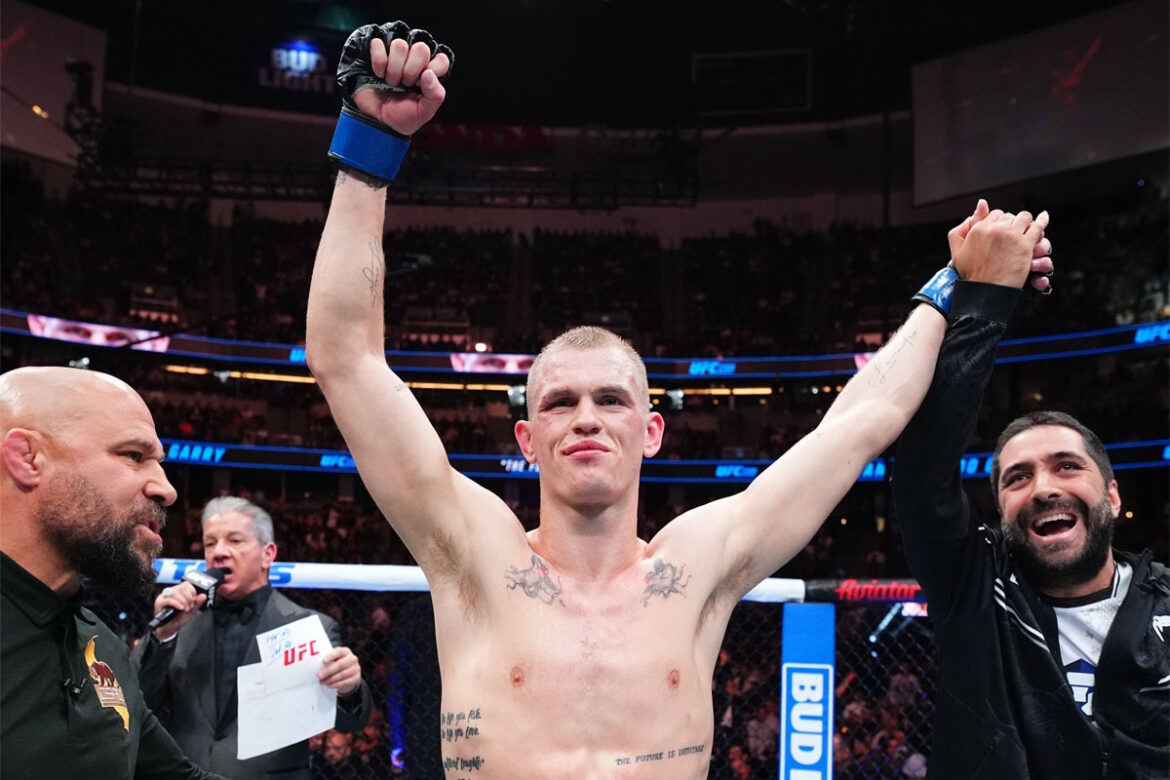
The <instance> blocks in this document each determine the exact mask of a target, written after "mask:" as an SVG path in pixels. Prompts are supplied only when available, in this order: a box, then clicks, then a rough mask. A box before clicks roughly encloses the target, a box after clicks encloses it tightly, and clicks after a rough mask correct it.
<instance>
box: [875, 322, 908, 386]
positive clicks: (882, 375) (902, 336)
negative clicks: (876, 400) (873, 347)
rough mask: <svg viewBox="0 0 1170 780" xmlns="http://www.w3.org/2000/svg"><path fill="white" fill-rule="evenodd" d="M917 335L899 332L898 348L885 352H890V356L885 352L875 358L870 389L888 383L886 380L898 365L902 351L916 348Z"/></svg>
mask: <svg viewBox="0 0 1170 780" xmlns="http://www.w3.org/2000/svg"><path fill="white" fill-rule="evenodd" d="M917 335H918V331H913V332H910V333H903V332H902V331H899V332H898V336H897V339H898V346H897V347H895V348H894V350H893V351H892V352H890V350H888V349H887V350H885V352H889V353H890V354H883V352H879V353H878V354H877V355H875V356H874V360H873V362H874V367H873V369H874V370H873V374H872V375H871V376H870V377H869V386H870V387H873V386H874V385H884V384H885V383H886V379H887V378H888V377H889V375H890V372H891V371H893V370H894V366H896V365H898V356H899V355H901V354H902V351H903V350H905V349H906V348H907V347H913V346H914V337H915V336H917Z"/></svg>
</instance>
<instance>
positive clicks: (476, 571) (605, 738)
mask: <svg viewBox="0 0 1170 780" xmlns="http://www.w3.org/2000/svg"><path fill="white" fill-rule="evenodd" d="M450 63H451V56H450V54H449V50H446V49H444V48H443V47H436V46H435V45H434V42H433V39H432V38H431V37H430V36H429V35H428V34H426V33H425V32H422V31H412V30H409V29H408V28H407V26H406V25H402V24H395V25H384V26H383V27H380V28H379V27H375V26H373V25H369V26H367V27H363V28H361V29H360V30H358V31H356V32H355V33H354V34H353V35H352V36H351V37H350V39H349V41H348V42H347V44H346V49H345V53H344V54H343V58H342V63H341V66H340V67H339V69H338V74H339V77H338V81H339V83H340V84H341V86H342V93H343V96H344V98H343V100H344V106H345V107H344V108H343V113H342V119H341V121H340V124H339V127H338V131H337V135H335V137H334V141H333V146H332V148H331V150H330V154H331V156H332V157H333V158H334V159H335V160H336V161H337V162H338V163H339V164H340V170H339V172H338V175H337V186H336V189H335V190H334V193H333V201H332V205H331V207H330V210H329V216H328V219H327V221H326V223H325V232H324V235H323V236H322V239H321V245H320V249H319V251H318V255H317V261H316V266H315V268H314V272H313V281H312V288H311V290H310V293H309V309H308V335H307V350H308V362H309V366H310V368H311V369H312V371H313V374H314V376H316V378H317V380H318V382H319V383H320V385H321V388H322V390H323V391H324V393H325V397H326V398H327V400H328V402H329V406H330V409H331V410H332V412H333V416H334V418H335V420H336V421H337V424H338V426H339V427H340V429H341V431H342V433H343V434H344V436H345V439H346V442H347V443H348V445H349V448H350V451H351V452H352V454H353V457H354V460H355V461H356V463H357V467H358V470H359V472H360V474H361V476H362V479H363V481H364V482H365V484H366V486H367V488H368V489H369V491H370V494H371V495H372V496H373V497H374V499H375V500H376V501H377V502H378V505H379V507H380V508H381V509H382V511H383V512H384V513H385V515H386V517H387V519H388V520H389V521H390V524H391V525H392V526H393V527H394V529H395V531H397V533H398V534H399V535H400V536H401V537H402V539H403V541H404V542H405V543H406V546H407V547H408V548H409V549H410V551H411V553H412V554H413V555H414V557H415V559H416V560H417V561H418V563H419V565H420V566H421V567H422V569H423V571H424V572H425V573H426V576H427V580H428V581H429V583H430V587H431V591H432V594H433V598H434V610H435V623H436V634H437V640H438V650H439V664H440V668H441V671H442V685H443V716H442V717H443V721H444V723H443V726H444V731H443V735H444V742H443V759H444V766H445V769H446V773H447V778H448V780H455V779H456V778H468V780H481V779H482V780H488V779H499V780H524V779H526V778H541V779H542V780H543V779H544V778H549V777H565V778H611V777H614V778H671V779H672V780H677V779H678V778H705V777H706V776H707V766H708V761H709V758H710V753H711V740H712V734H713V728H714V724H713V720H714V717H713V712H712V704H711V678H712V673H713V669H714V665H715V660H716V656H717V655H718V653H719V647H720V644H721V642H722V638H723V633H724V629H725V628H726V625H727V621H728V618H729V616H730V614H731V610H732V608H734V607H735V605H736V603H737V602H739V600H740V598H741V597H742V596H743V595H744V594H746V593H747V592H748V591H749V590H750V589H751V588H752V587H754V586H755V585H756V584H757V583H759V582H761V581H762V580H763V579H764V578H765V577H767V576H768V575H770V574H771V573H772V572H774V571H776V569H778V568H779V567H780V566H781V565H782V564H783V563H784V562H785V561H787V560H788V559H789V558H791V557H792V556H793V555H794V554H795V553H796V552H797V551H799V550H800V549H801V548H802V547H803V546H804V545H805V544H806V543H807V542H808V540H809V539H810V538H811V537H812V536H813V534H814V533H815V532H816V530H817V528H818V526H820V524H821V521H822V520H823V519H824V518H825V516H826V515H827V514H828V513H829V512H830V511H831V510H832V508H833V507H834V505H836V504H837V503H838V501H840V499H841V497H842V496H844V495H845V493H846V491H848V490H849V487H850V486H851V485H852V484H853V482H854V480H855V479H856V478H857V476H858V474H859V472H860V471H861V469H862V468H863V467H864V466H865V464H866V463H868V462H869V461H870V460H871V459H872V458H874V457H876V456H877V455H879V454H880V453H881V452H882V451H883V450H884V449H885V448H886V446H888V445H889V444H890V443H891V442H892V441H893V440H894V438H895V437H896V436H897V435H898V433H899V431H901V429H902V427H903V426H904V425H905V424H906V422H907V421H908V420H909V419H910V416H911V415H912V414H913V413H914V411H915V409H916V408H917V406H918V404H919V402H920V401H921V400H922V397H923V395H924V394H925V393H926V390H927V387H928V386H929V384H930V380H931V375H932V372H933V371H934V364H935V358H936V355H937V353H938V349H939V344H940V343H941V341H942V337H943V333H944V331H945V330H946V325H947V321H946V318H945V316H943V315H942V314H940V309H939V308H936V305H939V306H944V307H945V305H946V303H947V302H948V301H949V299H948V298H947V297H946V295H945V290H943V292H941V293H940V292H939V289H938V288H940V287H941V288H945V287H946V284H945V283H946V281H947V279H948V278H953V272H948V271H944V272H940V273H941V277H936V281H937V282H938V283H937V284H934V285H928V288H924V289H926V294H925V295H924V296H923V297H924V298H928V297H929V298H930V299H931V300H930V301H929V303H930V305H921V306H918V307H916V308H915V310H914V312H913V313H912V314H911V315H910V317H909V319H908V320H907V321H906V323H905V325H904V326H903V327H902V329H901V330H900V331H899V333H898V334H897V335H896V336H895V337H894V338H893V339H892V340H891V341H890V343H889V344H888V345H887V346H886V347H885V348H883V349H882V350H881V351H880V352H879V353H878V354H877V355H876V356H875V357H874V359H873V360H871V361H870V362H869V364H868V365H866V366H865V368H863V369H862V370H861V371H860V372H859V373H858V374H857V375H856V376H855V377H854V378H853V379H852V381H850V382H849V384H848V386H847V387H846V388H845V390H844V391H843V392H842V393H841V394H840V396H839V397H838V399H837V401H836V403H835V404H834V405H833V407H832V408H831V409H830V410H829V411H828V413H827V414H826V415H825V417H824V421H823V422H822V423H821V424H820V426H819V427H818V428H817V429H816V431H815V432H814V433H812V434H810V435H809V436H807V437H806V438H805V439H804V440H803V441H801V442H800V443H798V444H797V445H796V446H795V447H793V448H792V449H791V450H790V451H789V452H788V453H787V454H786V455H785V456H784V457H783V458H781V459H780V460H779V461H777V462H776V463H774V464H773V465H772V466H770V467H769V468H768V469H767V470H766V471H764V472H763V473H762V474H761V475H760V476H759V477H758V478H757V479H756V480H755V481H754V482H753V483H752V484H751V485H750V486H749V487H748V488H747V489H746V490H744V491H743V492H742V493H740V494H738V495H736V496H732V497H729V498H725V499H721V500H719V501H715V502H713V503H711V504H708V505H706V506H702V507H699V508H697V509H694V510H691V511H689V512H687V513H685V514H683V515H681V516H680V517H678V518H676V519H675V520H674V521H673V522H671V523H670V524H668V525H667V526H666V527H665V528H663V529H662V531H661V532H660V533H658V534H657V535H656V536H655V537H654V538H653V539H652V540H651V541H649V542H645V541H642V540H641V539H639V538H638V536H637V509H638V481H639V470H640V468H641V464H642V459H643V458H647V457H650V456H652V455H654V454H655V453H656V452H657V451H658V448H659V445H660V444H661V442H662V431H663V420H662V417H661V416H660V415H658V414H657V413H655V412H653V411H652V408H651V405H650V400H649V396H648V390H647V383H646V370H645V367H644V366H643V364H642V362H641V360H640V359H639V357H638V355H637V353H635V352H634V350H633V349H632V348H631V347H630V346H629V345H628V344H627V343H625V342H624V341H622V340H621V339H619V338H618V337H617V336H615V335H614V334H612V333H610V332H608V331H604V330H601V329H596V328H578V329H574V330H571V331H569V332H567V333H566V334H564V335H562V336H561V337H559V338H558V339H556V340H555V341H553V342H552V343H551V344H549V345H548V346H547V347H545V349H544V350H543V352H542V353H541V355H540V357H539V358H538V359H537V361H536V363H535V364H534V365H533V367H532V370H531V372H530V374H529V376H528V404H529V409H528V419H527V420H525V421H521V422H518V423H517V424H516V439H517V441H518V442H519V444H520V448H521V450H522V451H523V453H524V456H525V457H526V458H527V459H528V460H529V461H530V462H533V463H537V464H539V466H540V498H541V512H540V524H539V527H538V528H537V529H536V530H534V531H531V532H530V533H525V532H524V530H523V528H522V527H521V525H520V522H519V521H518V520H517V518H516V517H515V515H514V514H513V513H512V512H511V510H509V508H508V507H507V505H505V503H504V502H503V501H502V500H501V499H500V498H499V497H497V496H496V495H494V494H493V493H491V492H489V491H488V490H486V489H484V488H483V487H480V486H479V485H477V484H476V483H474V482H472V481H471V480H470V479H468V478H466V477H464V476H462V475H460V474H459V473H458V472H457V471H455V470H454V469H452V468H451V466H450V465H449V464H448V461H447V454H446V453H445V452H444V450H443V445H442V443H441V441H440V439H439V436H438V435H437V434H436V433H435V431H434V430H433V429H432V427H431V425H430V423H429V422H428V420H427V417H426V415H425V414H424V413H423V410H422V409H421V408H420V406H419V404H418V403H417V401H416V400H415V399H414V397H413V396H412V395H411V393H410V392H409V391H408V389H407V387H406V385H405V384H403V382H402V381H401V380H400V379H399V378H398V377H397V376H396V375H395V374H394V373H393V372H392V371H391V369H390V368H389V367H388V366H387V364H386V358H385V354H384V352H383V300H382V294H383V284H384V278H385V263H384V258H383V251H382V241H383V219H384V217H385V212H386V195H385V191H384V187H385V186H386V184H387V180H389V179H391V178H393V175H394V173H395V171H396V170H397V164H398V161H400V160H401V158H402V156H403V155H404V154H405V151H406V146H407V144H408V141H407V138H408V137H409V135H410V134H411V133H414V132H415V131H417V130H418V129H419V128H420V127H422V126H423V125H424V124H425V123H426V122H427V121H428V120H430V119H431V117H433V116H434V115H435V112H436V110H437V109H438V108H439V105H440V104H441V103H442V102H443V98H444V96H445V89H444V87H443V85H442V84H441V83H440V81H439V77H440V76H443V75H445V74H446V73H447V71H448V69H449V68H450ZM403 88H405V89H403ZM1047 222H1048V217H1047V214H1041V215H1040V216H1039V217H1038V218H1036V219H1035V220H1033V218H1032V216H1031V215H1030V214H1027V213H1020V214H1016V215H1012V214H1004V213H1003V212H1000V211H991V212H989V210H988V209H987V205H986V203H984V202H982V201H981V202H980V207H979V209H978V210H977V211H976V213H975V214H974V215H973V216H972V217H971V218H970V219H968V220H966V221H964V223H963V224H962V225H960V226H959V227H957V228H955V229H954V230H952V231H951V233H950V235H949V237H948V238H949V241H950V243H951V252H952V257H953V260H954V265H955V267H956V268H957V270H958V273H959V274H961V275H962V277H963V278H965V279H968V280H974V281H982V282H990V283H995V284H1001V285H1010V286H1015V287H1022V286H1023V285H1024V283H1025V281H1026V280H1027V279H1028V277H1029V272H1030V270H1032V269H1033V267H1034V264H1033V260H1032V258H1033V253H1034V252H1035V253H1036V255H1037V256H1038V257H1039V256H1042V255H1043V254H1045V252H1046V251H1047V244H1048V242H1047V240H1046V239H1043V237H1042V236H1043V231H1044V227H1045V225H1046V224H1047ZM1035 268H1036V269H1037V270H1041V269H1042V270H1048V269H1050V268H1051V261H1050V260H1048V259H1047V258H1042V259H1040V260H1038V261H1036V263H1035ZM1039 284H1041V285H1046V284H1047V280H1046V279H1045V280H1041V281H1040V282H1039ZM936 293H938V294H937V295H936ZM436 725H439V724H436Z"/></svg>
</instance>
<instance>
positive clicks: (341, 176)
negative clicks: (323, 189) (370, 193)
mask: <svg viewBox="0 0 1170 780" xmlns="http://www.w3.org/2000/svg"><path fill="white" fill-rule="evenodd" d="M350 178H352V179H354V180H355V181H360V182H361V183H362V184H364V185H366V186H367V187H369V188H370V189H372V190H374V191H375V192H377V191H378V190H381V189H384V188H385V187H386V185H387V184H389V183H390V182H388V181H386V180H385V179H379V178H377V177H375V176H367V175H366V174H364V173H362V172H361V171H355V170H349V169H346V168H338V169H337V180H336V181H335V182H334V184H333V186H334V187H335V188H336V187H340V186H341V185H342V183H344V182H345V180H346V179H350Z"/></svg>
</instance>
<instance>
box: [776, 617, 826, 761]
mask: <svg viewBox="0 0 1170 780" xmlns="http://www.w3.org/2000/svg"><path fill="white" fill-rule="evenodd" d="M835 618H836V609H835V607H834V606H833V605H832V604H785V605H784V625H783V638H782V640H781V666H780V701H781V706H782V708H783V709H782V711H781V722H780V778H781V780H830V778H832V776H833V689H834V679H833V677H834V674H833V651H834V630H835V626H834V623H835Z"/></svg>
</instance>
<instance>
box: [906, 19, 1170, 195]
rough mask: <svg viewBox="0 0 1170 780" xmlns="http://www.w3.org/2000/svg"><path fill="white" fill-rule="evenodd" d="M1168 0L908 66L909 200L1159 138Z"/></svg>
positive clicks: (1164, 105)
mask: <svg viewBox="0 0 1170 780" xmlns="http://www.w3.org/2000/svg"><path fill="white" fill-rule="evenodd" d="M1168 8H1170V5H1168V4H1167V3H1166V2H1165V0H1140V1H1139V2H1133V3H1126V4H1124V5H1119V6H1117V7H1115V8H1111V9H1109V10H1106V11H1102V12H1100V13H1095V14H1091V15H1089V16H1084V17H1081V18H1079V19H1076V20H1073V21H1071V22H1066V23H1063V24H1059V25H1055V26H1053V27H1049V28H1046V29H1043V30H1040V31H1039V32H1035V33H1031V34H1028V35H1023V36H1020V37H1018V38H1012V39H1010V40H1006V41H1000V42H998V43H994V44H990V45H988V46H981V47H979V48H977V49H972V50H970V51H966V52H963V53H961V54H957V55H954V56H951V57H946V58H944V59H939V60H934V61H931V62H927V63H924V64H922V65H918V66H916V67H915V68H914V71H913V93H914V201H915V203H930V202H934V201H939V200H944V199H947V198H952V197H956V196H960V195H970V194H972V193H977V192H984V191H986V190H987V189H989V188H991V187H996V186H1000V185H1004V184H1010V183H1013V182H1018V181H1025V180H1028V179H1034V178H1036V177H1039V176H1045V175H1050V174H1054V173H1059V172H1061V171H1067V170H1072V169H1076V168H1082V167H1086V166H1090V165H1095V164H1098V163H1103V162H1107V161H1110V160H1118V159H1122V158H1126V157H1132V156H1135V155H1139V154H1144V153H1148V152H1154V151H1158V150H1161V149H1165V148H1167V146H1168V145H1170V141H1168V133H1170V131H1168V129H1167V128H1168V126H1170V99H1168V98H1167V95H1170V41H1168V40H1167V29H1168V25H1170V19H1168V17H1170V11H1168Z"/></svg>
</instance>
